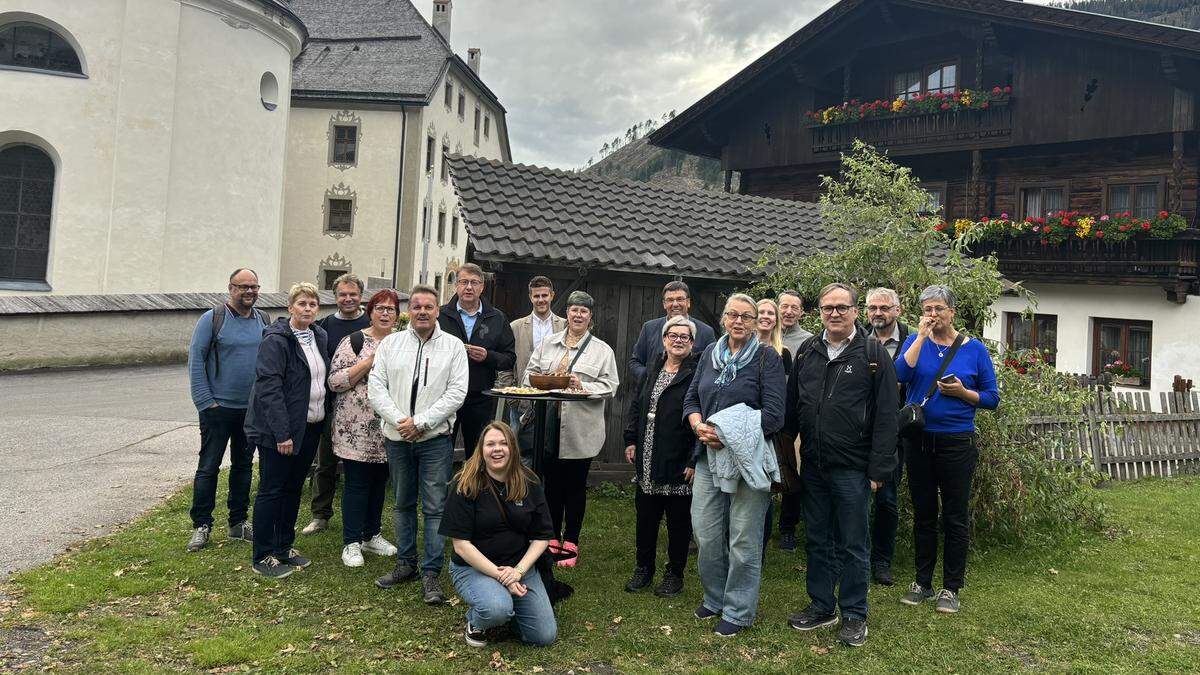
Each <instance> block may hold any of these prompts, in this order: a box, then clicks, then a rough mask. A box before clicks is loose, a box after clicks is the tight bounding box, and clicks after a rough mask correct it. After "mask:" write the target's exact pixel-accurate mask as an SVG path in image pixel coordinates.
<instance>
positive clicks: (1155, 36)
mask: <svg viewBox="0 0 1200 675" xmlns="http://www.w3.org/2000/svg"><path fill="white" fill-rule="evenodd" d="M889 2H892V3H894V4H896V5H900V6H909V7H917V8H923V9H933V10H947V11H951V12H956V13H970V14H975V15H983V16H985V17H987V18H988V20H993V21H998V22H1002V23H1009V24H1014V25H1022V26H1027V27H1030V28H1042V29H1068V30H1077V31H1082V32H1086V33H1091V34H1094V35H1102V36H1104V37H1105V38H1106V39H1112V40H1118V41H1121V42H1126V43H1130V42H1132V43H1137V44H1141V45H1142V46H1144V47H1148V48H1152V49H1158V50H1162V49H1171V50H1177V51H1183V52H1191V53H1193V54H1194V53H1197V52H1200V31H1196V30H1192V29H1190V28H1180V27H1177V26H1167V25H1162V24H1156V23H1149V22H1145V21H1136V20H1133V19H1124V18H1120V17H1114V16H1107V15H1103V14H1093V13H1090V12H1081V11H1078V10H1073V9H1064V8H1061V7H1051V6H1048V5H1037V4H1034V3H1032V2H1024V1H1023V0H889ZM871 4H874V0H841V2H838V3H837V4H835V5H833V6H832V7H830V8H829V9H828V10H826V11H825V12H823V13H822V14H821V15H820V16H818V17H817V18H815V19H813V20H812V21H810V22H809V23H807V24H805V25H804V26H803V27H802V28H801V29H800V30H798V31H796V32H795V33H793V34H792V35H791V36H789V37H788V38H787V39H785V40H784V41H783V42H780V43H779V44H778V45H776V46H775V47H774V48H772V49H771V50H770V51H768V52H767V53H766V54H763V55H762V56H760V57H759V58H758V59H756V60H755V61H754V62H753V63H751V64H750V65H748V66H746V67H745V68H744V69H742V70H741V72H739V73H737V74H736V75H734V76H733V77H731V78H729V80H727V81H726V82H725V83H724V84H722V85H721V86H719V87H717V88H716V89H714V90H713V91H711V92H709V93H708V94H707V95H706V96H705V97H704V98H702V99H700V100H699V101H697V102H696V103H694V104H692V106H691V107H689V108H688V109H686V110H684V111H683V112H682V113H680V114H679V115H677V116H676V117H675V118H674V119H672V120H671V121H670V122H668V123H666V124H664V125H663V126H662V127H660V128H659V129H658V130H657V131H655V132H654V133H653V134H651V135H650V142H651V143H652V144H654V145H658V146H662V147H675V145H674V141H673V140H672V137H673V136H676V135H677V134H679V133H680V132H683V131H685V130H686V129H688V128H690V127H691V126H692V125H693V124H695V123H697V122H698V121H700V120H702V118H703V117H704V116H705V115H706V114H707V113H708V112H709V111H710V110H711V109H713V108H715V107H717V106H718V105H720V104H721V103H723V102H724V101H726V100H727V99H728V100H733V98H732V97H733V96H734V95H735V94H736V93H738V92H740V91H742V90H744V89H746V88H747V87H748V86H753V85H754V83H755V82H756V81H757V80H758V78H759V77H760V76H761V75H763V74H764V73H766V72H767V71H770V70H772V68H773V67H775V66H777V65H779V64H780V63H781V62H784V61H786V60H787V59H788V57H790V56H792V55H793V54H794V53H795V52H797V51H803V50H804V49H805V48H806V47H807V44H808V43H809V42H810V41H813V40H815V39H816V38H818V37H820V36H821V35H823V34H825V33H827V32H828V31H829V30H830V29H831V28H832V27H833V25H834V24H835V23H837V22H839V21H840V20H841V19H842V18H843V17H845V16H846V15H848V14H850V13H851V12H853V11H854V10H856V9H858V8H859V7H861V6H863V5H871ZM686 149H687V150H688V151H689V152H700V151H701V148H696V147H689V148H686ZM719 153H720V148H717V147H712V148H707V149H706V150H705V151H704V152H703V154H705V155H708V156H712V157H716V156H719Z"/></svg>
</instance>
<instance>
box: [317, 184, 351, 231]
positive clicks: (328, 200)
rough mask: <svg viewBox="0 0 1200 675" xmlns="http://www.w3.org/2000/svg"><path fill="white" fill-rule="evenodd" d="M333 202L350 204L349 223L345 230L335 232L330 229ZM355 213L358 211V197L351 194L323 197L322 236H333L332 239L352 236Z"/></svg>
mask: <svg viewBox="0 0 1200 675" xmlns="http://www.w3.org/2000/svg"><path fill="white" fill-rule="evenodd" d="M335 201H340V202H350V223H349V227H348V228H347V229H345V230H335V229H333V228H332V227H330V221H332V220H333V202H335ZM357 211H358V195H355V194H353V193H352V194H348V195H341V194H338V195H334V194H326V195H325V225H324V229H323V230H322V234H328V235H330V236H334V237H351V236H354V221H355V217H354V214H355V213H356V212H357Z"/></svg>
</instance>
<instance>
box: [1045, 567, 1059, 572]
mask: <svg viewBox="0 0 1200 675" xmlns="http://www.w3.org/2000/svg"><path fill="white" fill-rule="evenodd" d="M1047 571H1048V572H1050V574H1058V570H1056V569H1054V568H1053V567H1051V568H1050V569H1049V570H1047Z"/></svg>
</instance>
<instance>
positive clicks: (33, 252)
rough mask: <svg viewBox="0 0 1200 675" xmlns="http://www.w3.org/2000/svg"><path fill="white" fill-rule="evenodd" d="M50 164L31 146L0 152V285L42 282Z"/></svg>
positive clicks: (50, 194) (46, 247)
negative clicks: (15, 282)
mask: <svg viewBox="0 0 1200 675" xmlns="http://www.w3.org/2000/svg"><path fill="white" fill-rule="evenodd" d="M53 199H54V162H53V160H51V159H50V157H49V155H47V154H46V153H44V152H42V151H41V150H39V149H38V148H35V147H33V146H31V145H13V146H10V147H7V148H4V149H2V150H0V281H38V282H43V281H46V261H47V258H48V257H49V255H50V212H51V206H52V202H53Z"/></svg>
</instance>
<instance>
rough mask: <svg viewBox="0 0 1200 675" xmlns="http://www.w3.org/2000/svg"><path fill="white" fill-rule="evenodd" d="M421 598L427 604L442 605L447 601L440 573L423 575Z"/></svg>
mask: <svg viewBox="0 0 1200 675" xmlns="http://www.w3.org/2000/svg"><path fill="white" fill-rule="evenodd" d="M421 599H422V600H424V601H425V604H427V605H440V604H442V603H443V602H445V601H446V594H445V593H443V592H442V582H440V581H438V575H436V574H433V573H430V574H426V575H424V576H422V577H421Z"/></svg>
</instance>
